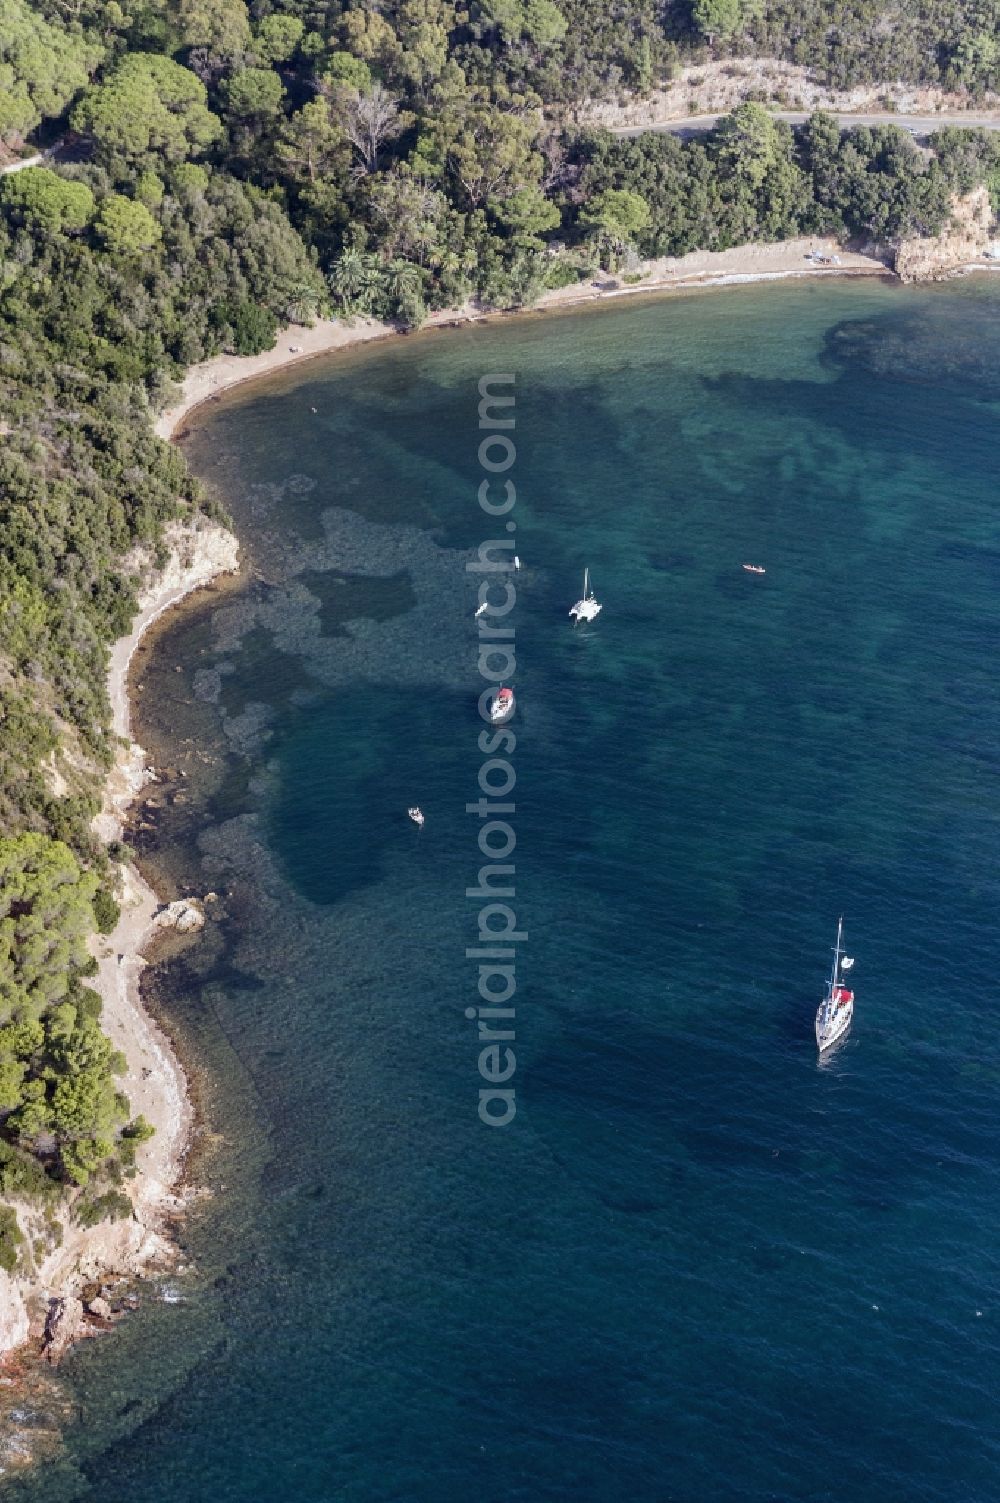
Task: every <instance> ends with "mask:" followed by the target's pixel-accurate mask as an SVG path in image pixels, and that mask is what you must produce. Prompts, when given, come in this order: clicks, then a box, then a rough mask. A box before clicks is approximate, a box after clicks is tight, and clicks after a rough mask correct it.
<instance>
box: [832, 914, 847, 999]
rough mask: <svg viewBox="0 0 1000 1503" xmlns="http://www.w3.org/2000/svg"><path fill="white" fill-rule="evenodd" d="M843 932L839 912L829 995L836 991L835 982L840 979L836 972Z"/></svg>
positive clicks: (838, 964)
mask: <svg viewBox="0 0 1000 1503" xmlns="http://www.w3.org/2000/svg"><path fill="white" fill-rule="evenodd" d="M843 933H844V915H843V914H841V915H840V918H839V919H838V920H837V944H836V948H835V949H834V952H833V970H832V972H831V973H830V996H831V997H833V996H834V994H835V992H836V989H837V983H838V981H839V979H840V978H839V974H838V973H839V970H840V956H841V950H842V946H841V943H840V941H841V939H842V937H843Z"/></svg>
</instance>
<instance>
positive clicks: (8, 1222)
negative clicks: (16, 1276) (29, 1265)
mask: <svg viewBox="0 0 1000 1503" xmlns="http://www.w3.org/2000/svg"><path fill="white" fill-rule="evenodd" d="M23 1242H24V1235H23V1233H22V1231H21V1228H20V1227H19V1226H18V1224H17V1214H16V1212H15V1211H14V1208H13V1207H12V1206H0V1268H2V1269H4V1271H5V1272H7V1273H13V1272H14V1269H15V1268H16V1267H17V1260H18V1256H19V1254H20V1251H21V1245H22V1243H23Z"/></svg>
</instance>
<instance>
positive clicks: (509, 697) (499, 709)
mask: <svg viewBox="0 0 1000 1503" xmlns="http://www.w3.org/2000/svg"><path fill="white" fill-rule="evenodd" d="M513 713H514V691H513V689H498V690H497V692H496V694H495V695H494V696H493V700H492V702H491V704H490V724H491V725H501V724H502V723H503V722H504V721H505V720H509V719H510V717H511V716H512V715H513Z"/></svg>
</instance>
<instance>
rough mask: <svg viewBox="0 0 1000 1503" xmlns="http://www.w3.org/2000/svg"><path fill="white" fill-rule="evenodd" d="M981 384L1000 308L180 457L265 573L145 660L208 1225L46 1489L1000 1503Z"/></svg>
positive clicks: (362, 372)
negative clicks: (493, 930)
mask: <svg viewBox="0 0 1000 1503" xmlns="http://www.w3.org/2000/svg"><path fill="white" fill-rule="evenodd" d="M998 348H1000V289H996V288H995V287H994V286H991V285H989V284H986V283H966V284H962V285H960V286H957V287H955V286H952V287H949V288H945V289H932V290H923V291H903V290H900V289H898V288H889V287H886V286H883V285H880V284H863V285H859V284H841V285H839V286H831V285H822V286H820V285H809V286H802V287H794V288H790V287H783V288H764V289H753V290H750V289H734V290H732V291H730V292H725V293H720V294H714V295H712V296H707V297H692V298H687V299H679V298H678V299H672V300H665V301H660V302H645V303H638V302H637V303H630V304H627V305H625V304H623V305H620V306H618V307H615V308H613V309H602V310H599V311H597V312H589V313H586V314H584V315H576V316H566V317H559V318H554V319H552V318H550V319H545V320H542V319H539V320H528V321H521V322H517V323H511V324H505V325H498V326H491V327H487V328H476V329H466V330H458V331H450V332H449V333H448V334H447V335H439V336H428V337H419V338H416V339H413V340H410V341H406V342H400V343H395V344H393V345H391V346H387V347H385V348H381V349H369V350H366V351H363V352H359V353H355V354H352V355H350V356H347V357H342V358H339V359H336V360H331V361H329V362H324V363H319V364H314V365H312V366H310V367H309V368H307V369H304V370H302V371H300V372H297V373H293V374H292V375H291V376H286V377H284V378H282V379H281V380H280V381H274V382H271V383H268V384H266V385H263V386H258V387H255V388H253V389H252V390H251V391H248V392H245V393H240V394H238V395H237V396H236V397H234V398H230V399H228V400H226V401H224V402H223V403H220V404H219V405H218V406H217V407H216V408H215V409H214V410H213V411H212V412H211V414H210V415H209V416H208V417H207V418H205V419H203V420H201V421H200V422H199V424H198V426H197V429H196V431H195V433H194V435H193V436H192V438H191V439H190V440H189V444H188V452H189V454H190V457H191V460H192V462H193V464H194V465H195V467H196V469H197V470H198V471H199V472H200V473H201V474H202V475H203V476H204V477H205V478H206V480H207V481H208V482H209V483H210V484H212V485H214V486H216V487H217V488H218V490H219V492H220V493H221V495H222V496H223V497H224V499H225V500H226V502H227V504H228V505H229V507H230V508H231V510H232V513H233V515H234V517H235V520H236V525H237V529H238V531H239V532H240V535H241V537H242V539H243V542H244V547H245V551H246V555H247V560H248V569H247V580H248V582H247V585H246V588H245V589H244V590H243V591H242V592H239V593H235V594H229V595H226V596H225V597H223V598H222V599H221V601H216V602H214V603H209V604H208V605H207V606H205V607H204V608H203V609H201V610H200V611H198V612H196V613H194V614H193V615H190V616H188V617H186V618H184V619H183V620H182V621H181V622H180V624H179V625H177V626H176V627H175V628H173V629H172V630H171V631H170V632H169V633H168V634H167V635H165V636H164V637H163V638H161V640H160V642H159V643H158V644H157V646H156V647H155V649H154V650H153V651H152V652H151V653H150V654H149V656H148V660H147V665H146V668H145V669H144V672H143V679H144V684H145V689H144V693H143V697H142V714H143V717H144V725H143V729H144V732H145V733H146V739H147V742H148V744H150V745H151V746H153V747H154V748H155V750H156V753H157V755H158V756H159V758H160V759H161V761H163V762H164V763H165V764H168V765H169V764H173V765H174V766H175V767H184V768H185V769H186V770H187V771H188V772H189V777H188V779H187V780H186V785H185V787H186V792H187V794H188V795H189V798H190V801H189V802H187V803H182V804H178V805H177V806H175V807H173V808H172V809H170V811H169V812H168V813H164V814H163V815H162V816H160V817H159V823H158V829H157V832H156V834H155V835H154V836H152V837H150V838H149V839H148V840H147V850H146V854H147V855H148V856H150V857H152V858H153V859H154V860H155V861H156V862H157V863H158V864H159V865H160V867H161V868H162V869H163V870H165V871H166V872H167V873H169V874H170V875H171V876H172V878H173V880H174V881H175V882H176V883H178V884H180V885H184V884H187V885H189V886H190V887H192V888H193V889H194V890H195V891H202V892H203V891H205V890H206V889H207V888H211V889H214V890H216V891H218V892H219V894H220V898H221V902H220V904H219V908H218V911H219V912H220V915H221V916H220V918H219V920H218V921H217V922H215V923H213V924H212V925H211V926H210V932H209V933H208V935H207V936H206V938H205V940H204V941H203V942H202V943H201V944H200V945H199V947H198V948H196V949H195V950H193V951H191V952H189V954H188V956H187V957H186V958H185V959H184V960H182V961H181V962H180V963H178V964H175V965H174V966H173V967H170V968H167V969H166V970H165V971H163V972H162V973H161V974H160V975H159V976H158V977H157V992H158V996H159V1002H160V1005H161V1006H162V1007H163V1009H164V1010H165V1012H166V1013H167V1014H168V1015H169V1016H171V1017H172V1018H173V1019H174V1020H175V1021H176V1023H177V1025H178V1027H179V1028H180V1031H181V1035H182V1037H183V1039H184V1040H185V1042H186V1047H187V1049H188V1052H189V1054H191V1055H193V1056H194V1057H196V1058H197V1059H198V1060H199V1061H200V1062H201V1064H202V1066H203V1074H202V1078H201V1091H202V1097H203V1102H204V1107H205V1113H206V1119H207V1121H208V1123H209V1125H210V1127H211V1128H212V1129H213V1132H214V1134H215V1135H216V1136H214V1137H213V1138H212V1140H211V1141H210V1142H209V1143H208V1144H207V1145H206V1147H205V1150H204V1152H203V1153H202V1155H201V1158H200V1165H199V1173H200V1175H201V1177H202V1179H203V1181H204V1182H205V1183H206V1184H207V1185H208V1186H209V1187H211V1189H212V1190H213V1192H214V1193H213V1198H212V1199H211V1200H210V1201H208V1202H207V1203H206V1205H205V1206H204V1208H203V1209H201V1210H200V1211H198V1212H197V1213H196V1214H195V1215H194V1217H193V1218H192V1219H191V1221H190V1223H189V1225H188V1227H187V1229H186V1231H185V1233H184V1237H185V1246H186V1252H187V1254H188V1256H189V1258H190V1260H191V1262H192V1264H193V1265H194V1268H195V1271H194V1272H192V1273H189V1274H187V1275H183V1276H181V1277H179V1278H176V1279H174V1280H172V1282H171V1291H170V1292H172V1293H173V1294H176V1295H179V1296H180V1298H179V1301H178V1302H177V1303H163V1302H160V1301H157V1300H156V1299H155V1298H149V1299H147V1300H146V1302H145V1305H144V1308H143V1310H142V1311H141V1312H140V1314H139V1315H137V1316H136V1317H134V1318H133V1319H131V1320H130V1321H129V1322H128V1323H127V1324H126V1325H125V1326H124V1327H122V1328H120V1329H119V1331H118V1333H117V1334H116V1336H115V1337H114V1338H113V1339H112V1340H108V1341H105V1342H102V1343H93V1344H91V1345H90V1346H89V1347H88V1348H86V1349H84V1350H81V1351H79V1352H77V1353H76V1354H75V1356H74V1358H73V1360H72V1362H71V1364H70V1365H69V1366H68V1367H67V1368H66V1369H65V1370H64V1373H63V1375H62V1376H61V1377H60V1379H59V1384H60V1386H61V1388H62V1390H63V1392H64V1393H65V1395H67V1396H68V1397H69V1399H70V1400H71V1401H72V1403H73V1405H74V1406H78V1407H77V1408H76V1410H75V1411H74V1412H75V1413H76V1414H77V1415H78V1418H77V1419H76V1420H75V1422H73V1423H71V1424H70V1425H69V1427H68V1429H67V1431H66V1433H65V1436H64V1440H63V1443H62V1446H61V1448H60V1449H59V1451H58V1453H57V1455H56V1456H55V1457H54V1458H53V1460H52V1462H51V1463H50V1465H49V1467H48V1468H47V1469H46V1473H45V1475H44V1476H36V1477H35V1479H34V1480H33V1481H32V1482H31V1483H30V1484H26V1485H24V1486H22V1487H21V1488H20V1491H18V1493H17V1496H18V1497H25V1498H28V1497H30V1498H32V1499H56V1498H58V1499H63V1498H66V1499H68V1498H71V1497H81V1498H88V1499H89V1498H94V1499H100V1500H101V1503H161V1500H163V1503H166V1500H170V1503H201V1500H203V1499H212V1500H214V1503H274V1500H280V1503H285V1500H288V1503H293V1500H294V1503H333V1500H337V1503H397V1500H398V1503H469V1500H472V1499H479V1500H483V1503H521V1500H524V1503H549V1500H553V1503H556V1500H558V1503H563V1500H571V1499H572V1500H580V1503H617V1500H619V1499H622V1500H626V1499H627V1500H629V1503H668V1500H670V1503H675V1500H676V1503H709V1500H711V1503H736V1500H740V1503H765V1500H772V1499H776V1500H789V1503H791V1500H794V1503H807V1500H808V1503H821V1500H828V1499H830V1500H832V1499H837V1500H838V1503H842V1500H844V1499H849V1500H851V1503H869V1500H871V1503H875V1500H879V1503H884V1500H887V1499H894V1500H895V1499H899V1500H902V1499H906V1500H907V1503H910V1500H922V1503H924V1500H926V1503H944V1500H947V1503H992V1500H995V1499H996V1498H997V1497H998V1496H1000V1425H998V1419H997V1412H996V1395H997V1392H998V1379H1000V1363H998V1357H1000V1289H998V1273H1000V1255H998V1235H997V1233H998V1210H1000V1071H998V1066H1000V1049H998V1038H997V1027H996V1019H997V1009H998V1005H1000V1004H998V998H997V986H996V977H997V976H998V975H1000V941H998V937H997V930H996V921H997V901H996V900H997V886H998V884H997V873H996V854H997V832H998V799H997V767H998V745H1000V692H998V688H997V681H996V673H995V662H996V652H997V646H998V641H1000V629H998V617H997V609H996V586H997V582H998V570H1000V533H998V527H997V499H996V498H997V472H998V460H1000V426H998V418H1000V375H998V374H997V362H996V352H997V349H998ZM489 371H511V372H514V373H515V374H516V378H517V381H516V393H517V400H516V429H515V432H514V437H515V441H516V445H517V461H516V464H515V467H514V469H513V470H512V472H511V475H512V477H513V478H514V479H515V481H516V483H517V486H518V502H517V506H516V508H515V512H514V515H515V517H516V520H517V529H518V530H517V540H518V544H517V546H518V552H519V553H520V555H521V557H522V559H523V561H524V566H525V567H524V569H523V570H522V573H521V574H520V576H519V577H518V581H517V595H518V599H517V605H516V608H515V611H514V613H513V615H512V618H511V619H512V620H513V622H514V625H515V629H516V651H517V671H516V676H515V679H514V682H515V685H516V688H517V692H518V699H519V704H518V715H517V719H516V721H515V724H514V727H513V729H514V731H515V734H516V738H517V744H516V749H515V750H514V752H513V754H512V758H511V760H512V762H513V764H514V766H515V768H516V775H517V784H516V795H515V797H516V805H517V808H516V814H515V815H514V816H513V817H512V823H513V824H514V826H515V828H516V836H517V846H516V851H515V853H514V856H513V857H512V858H511V859H512V860H513V861H514V863H515V866H516V899H515V901H514V906H515V907H516V910H517V914H518V918H519V921H520V923H521V925H522V927H523V928H524V929H525V930H527V931H528V939H527V940H526V941H525V942H524V944H523V945H522V946H521V950H520V956H519V960H518V965H517V982H518V992H517V995H516V998H515V1002H516V1009H517V1018H516V1034H517V1038H516V1043H515V1045H514V1047H515V1049H516V1055H517V1071H516V1075H515V1077H514V1081H513V1084H514V1085H515V1086H516V1090H517V1116H516V1118H515V1120H514V1122H513V1123H512V1124H511V1125H510V1126H509V1127H508V1128H505V1129H502V1130H501V1129H489V1128H487V1127H484V1126H483V1125H482V1124H481V1123H480V1122H479V1120H478V1118H477V1112H476V1106H477V1093H478V1089H479V1087H480V1085H481V1084H483V1082H482V1081H481V1080H480V1078H479V1076H478V1074H477V1068H476V1057H477V1045H476V1040H475V1031H474V1030H475V1025H474V1024H473V1023H471V1022H469V1021H468V1020H467V1019H466V1016H465V1009H466V1008H467V1007H468V1006H470V1005H471V1004H473V1003H474V1002H475V1001H476V994H475V980H476V977H475V970H474V965H473V962H472V961H471V960H469V959H467V958H466V955H465V950H466V947H467V945H469V944H470V943H472V942H473V941H474V935H475V915H476V904H475V903H471V902H470V901H468V900H467V899H466V897H465V889H466V887H467V886H469V885H473V884H474V883H475V881H476V872H477V869H478V867H479V865H480V864H481V862H482V858H481V857H480V855H479V852H478V849H477V845H476V836H477V829H478V820H477V819H476V818H475V817H474V816H470V815H469V814H467V813H466V812H465V805H466V803H467V802H470V801H472V800H474V799H476V798H477V797H478V796H479V793H478V788H477V782H476V779H477V773H478V771H479V767H480V765H481V763H482V761H483V756H482V754H481V752H480V751H479V749H478V747H477V734H478V729H479V726H478V722H477V719H476V713H475V699H476V695H477V694H478V692H479V689H480V687H481V682H480V680H479V678H478V676H477V668H476V653H477V645H476V630H475V627H474V625H473V623H472V620H471V617H472V611H473V608H474V604H475V582H474V581H473V579H472V577H471V576H470V575H469V574H467V572H466V568H465V565H466V563H467V561H468V560H469V558H470V557H471V555H472V551H473V550H474V549H476V548H477V547H478V546H479V544H480V542H481V541H482V540H483V539H484V538H486V537H489V536H491V535H494V536H497V535H501V534H499V533H496V532H495V531H494V530H493V528H491V527H489V526H487V525H486V523H485V520H484V518H483V516H482V513H481V512H480V510H479V508H478V506H477V503H476V487H477V485H478V483H479V480H480V479H481V471H480V470H479V468H478V465H477V459H476V450H477V445H478V443H479V438H480V434H479V430H478V427H477V416H476V404H477V401H478V394H477V383H478V381H479V378H480V376H481V375H483V374H484V373H485V372H489ZM745 560H750V561H753V562H761V563H763V564H765V565H766V567H767V573H766V576H764V577H762V578H759V577H753V576H750V575H747V574H745V573H744V572H743V571H742V570H741V568H740V564H741V563H742V562H743V561H745ZM584 565H589V566H590V567H591V569H592V571H593V575H594V582H595V586H596V589H597V592H598V594H599V596H600V597H601V598H602V599H603V601H604V606H605V608H604V612H603V614H602V615H601V617H600V619H599V621H598V622H597V623H596V624H595V625H594V626H593V627H590V628H587V629H584V630H579V631H574V630H573V628H572V627H571V626H570V625H569V623H568V621H567V618H566V610H567V608H568V606H569V605H570V604H571V603H572V602H573V600H574V599H575V598H576V596H577V594H578V592H579V583H580V576H581V574H582V570H583V567H584ZM178 667H179V668H180V669H181V671H180V672H177V671H176V670H177V668H178ZM169 786H170V785H169V784H168V787H169ZM414 801H417V802H419V803H420V804H421V805H422V807H423V808H424V810H425V813H426V815H427V824H426V827H425V829H424V830H423V831H421V832H417V831H416V830H415V829H414V828H413V827H412V826H411V825H409V824H408V823H407V821H406V819H405V817H404V811H405V808H406V806H407V805H408V804H409V803H411V802H414ZM841 912H843V913H844V915H845V926H846V933H847V940H848V948H849V950H850V952H851V953H852V954H854V955H855V956H857V964H856V967H855V971H854V978H855V987H856V992H857V997H858V1004H857V1011H856V1018H855V1024H854V1028H853V1031H852V1034H851V1036H850V1038H849V1041H848V1042H847V1043H846V1045H845V1046H844V1047H843V1048H842V1049H840V1050H839V1051H838V1052H837V1053H836V1054H835V1055H834V1056H833V1057H832V1058H830V1059H829V1060H828V1061H827V1062H825V1063H824V1064H823V1065H822V1066H818V1064H817V1060H816V1055H815V1046H814V1042H813V1034H812V1024H813V1015H814V1012H815V1008H816V1005H817V1003H818V1000H819V998H820V995H821V992H822V984H823V980H824V976H825V974H826V971H827V967H828V961H829V946H830V945H831V944H832V942H833V937H834V932H835V926H836V920H837V916H838V914H839V913H841ZM13 1495H14V1494H13V1493H12V1496H13Z"/></svg>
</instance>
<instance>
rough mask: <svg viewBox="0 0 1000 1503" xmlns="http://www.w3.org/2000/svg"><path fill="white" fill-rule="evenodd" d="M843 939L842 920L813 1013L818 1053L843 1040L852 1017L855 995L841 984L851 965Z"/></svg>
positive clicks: (838, 926)
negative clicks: (829, 968)
mask: <svg viewBox="0 0 1000 1503" xmlns="http://www.w3.org/2000/svg"><path fill="white" fill-rule="evenodd" d="M843 937H844V918H843V915H841V917H840V920H839V922H838V924H837V944H836V948H835V949H834V952H833V969H832V971H831V972H830V979H829V981H828V982H827V983H826V995H825V996H824V998H823V1000H822V1002H821V1003H820V1005H819V1009H818V1011H817V1013H816V1046H817V1048H818V1049H819V1052H820V1054H822V1053H823V1051H824V1049H829V1048H830V1045H831V1044H835V1043H836V1042H837V1040H838V1039H839V1038H843V1036H844V1034H845V1033H846V1032H847V1030H848V1028H850V1026H851V1019H852V1018H853V1017H854V993H853V992H852V991H851V989H850V987H848V986H845V985H844V973H845V972H846V971H849V970H850V969H851V967H852V966H853V965H854V960H853V958H852V957H851V956H850V955H845V954H844V947H843V944H842V943H841V941H842V939H843Z"/></svg>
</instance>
